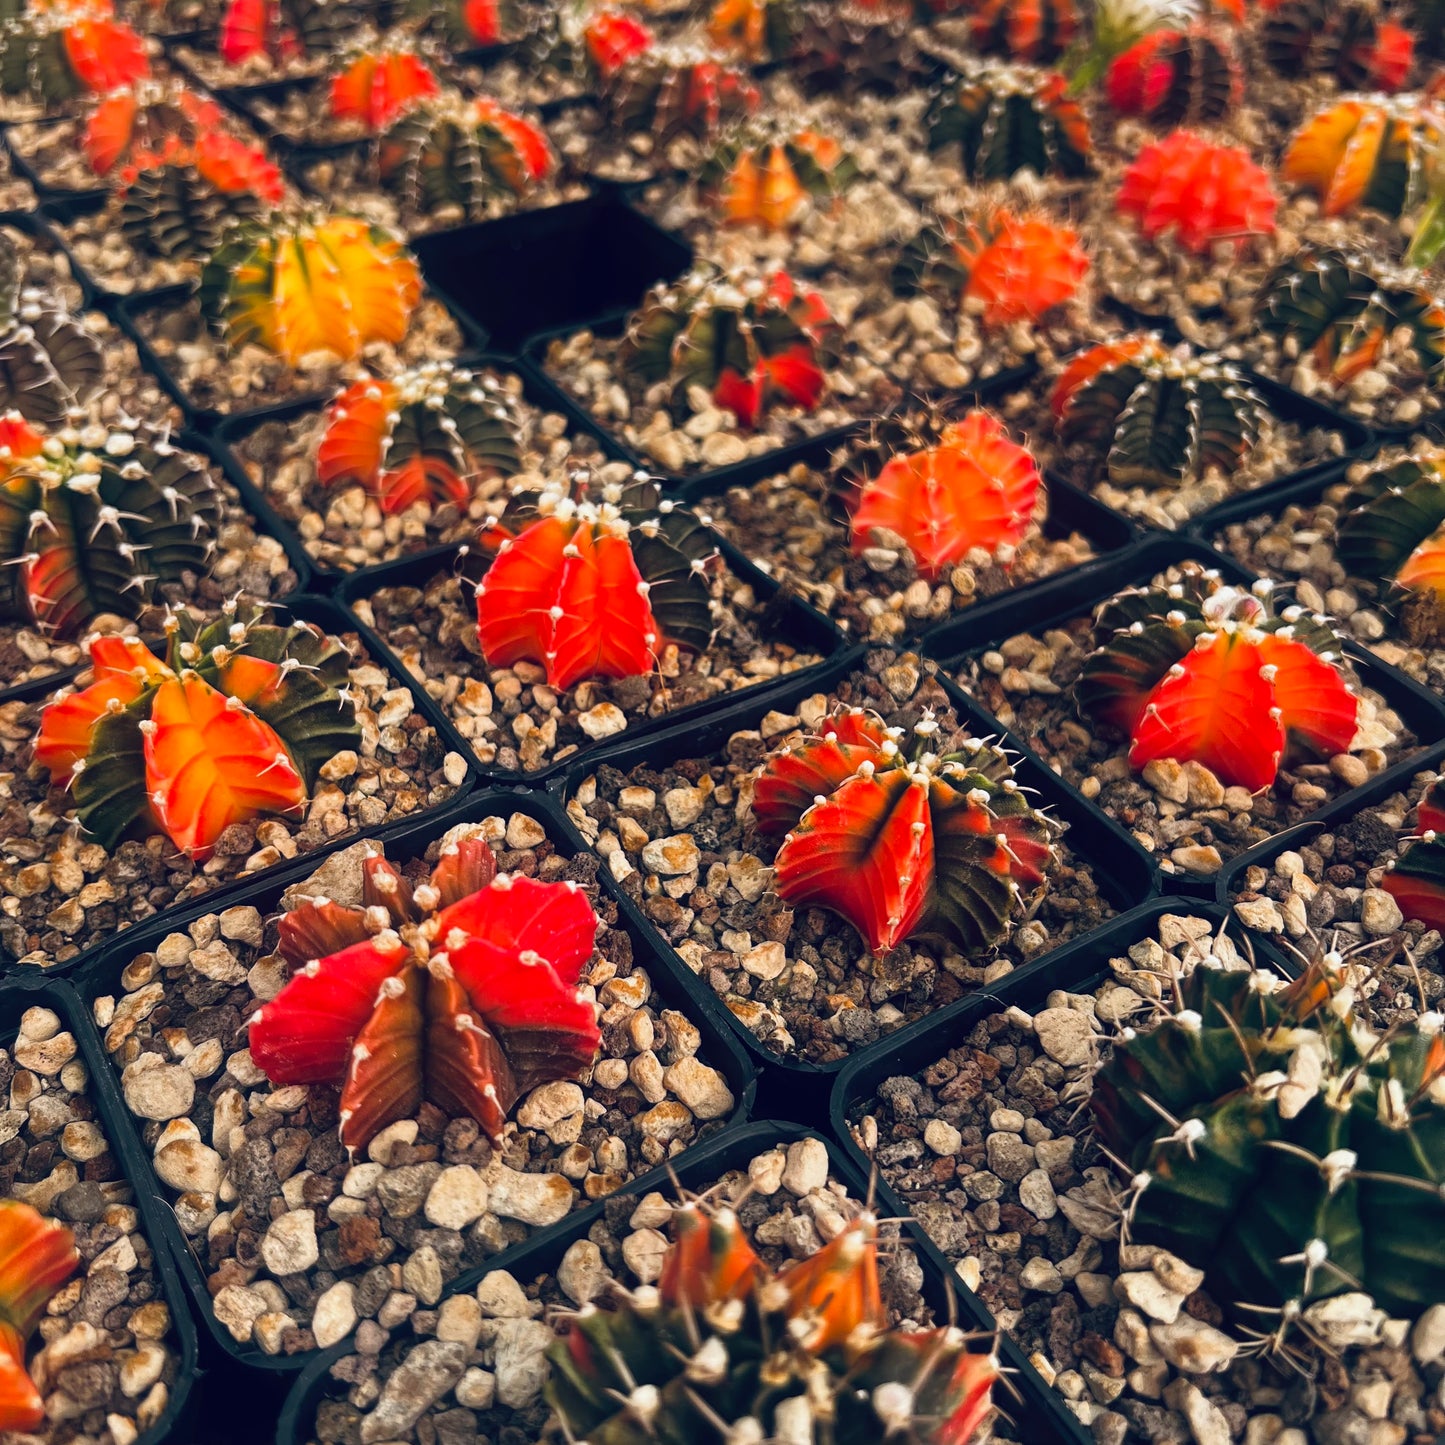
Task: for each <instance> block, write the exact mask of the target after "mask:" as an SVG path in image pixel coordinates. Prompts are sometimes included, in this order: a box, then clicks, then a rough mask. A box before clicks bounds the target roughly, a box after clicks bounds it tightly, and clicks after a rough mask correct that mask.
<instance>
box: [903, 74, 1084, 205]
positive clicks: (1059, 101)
mask: <svg viewBox="0 0 1445 1445" xmlns="http://www.w3.org/2000/svg"><path fill="white" fill-rule="evenodd" d="M1067 90H1068V85H1067V82H1066V81H1065V80H1064V78H1063V76H1061V75H1058V74H1056V73H1055V72H1052V71H1047V70H1039V69H1035V68H1034V67H1032V66H1028V65H1017V64H1011V63H1007V62H1002V61H980V62H978V63H977V64H975V65H972V66H970V67H969V68H968V69H967V70H966V71H964V72H963V73H962V74H959V75H955V76H952V77H951V78H950V79H948V80H946V81H945V82H944V83H943V86H942V88H941V89H940V90H939V91H938V93H937V94H936V95H935V96H934V98H933V101H932V104H931V105H930V106H929V110H928V116H927V126H928V144H929V148H930V149H931V150H943V149H944V148H945V147H952V146H955V145H956V146H958V147H959V150H960V153H961V155H962V159H963V168H964V171H965V173H966V174H967V175H968V178H969V179H970V180H972V181H1003V180H1007V179H1008V178H1009V177H1010V176H1012V175H1015V174H1017V173H1018V172H1019V171H1022V170H1031V171H1033V172H1034V174H1035V175H1039V176H1048V175H1060V176H1082V175H1085V174H1087V172H1088V170H1089V153H1090V149H1091V141H1090V137H1089V122H1088V119H1087V118H1086V117H1085V115H1084V112H1083V110H1082V108H1081V107H1080V106H1079V105H1078V103H1077V102H1076V101H1074V100H1072V99H1070V98H1069V96H1068V94H1067Z"/></svg>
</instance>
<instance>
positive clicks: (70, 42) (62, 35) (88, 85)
mask: <svg viewBox="0 0 1445 1445" xmlns="http://www.w3.org/2000/svg"><path fill="white" fill-rule="evenodd" d="M149 74H150V61H149V59H148V58H147V56H146V47H145V42H144V41H143V40H142V39H141V38H140V36H139V35H137V34H136V33H135V31H134V30H132V29H131V28H130V26H129V25H126V24H123V23H122V22H121V21H119V20H115V19H113V18H112V17H111V16H110V14H109V12H108V10H107V9H106V8H105V7H103V6H101V5H99V4H94V5H92V4H81V5H74V6H63V7H57V8H55V9H54V10H49V11H45V10H39V9H31V10H26V11H25V12H24V13H22V14H18V15H11V16H9V17H7V18H6V19H4V20H3V21H0V93H3V94H5V95H11V96H17V97H23V98H25V99H27V100H30V101H33V102H34V103H36V104H38V105H43V106H45V107H46V108H47V109H53V108H55V107H58V106H63V105H66V104H68V103H69V102H71V101H74V100H78V99H80V98H81V97H83V96H87V95H105V94H108V93H109V92H110V91H112V90H118V89H120V88H122V87H124V86H128V85H133V84H135V82H136V81H138V80H143V79H144V78H145V77H146V76H147V75H149Z"/></svg>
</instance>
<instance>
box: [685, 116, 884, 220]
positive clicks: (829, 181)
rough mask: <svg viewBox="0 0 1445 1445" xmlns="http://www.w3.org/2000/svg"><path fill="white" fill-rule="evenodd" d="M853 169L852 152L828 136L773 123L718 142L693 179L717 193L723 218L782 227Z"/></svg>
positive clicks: (834, 191) (844, 182) (831, 192)
mask: <svg viewBox="0 0 1445 1445" xmlns="http://www.w3.org/2000/svg"><path fill="white" fill-rule="evenodd" d="M857 174H858V167H857V166H856V165H855V164H854V163H853V160H852V157H851V156H849V155H848V153H847V151H845V150H844V149H843V147H842V146H841V145H840V144H839V143H838V142H837V141H836V140H834V139H833V138H832V137H831V136H827V135H821V134H819V133H818V132H817V131H814V130H795V129H793V128H791V127H780V126H777V125H773V126H770V127H759V128H751V129H747V130H744V131H741V132H739V133H737V134H734V135H732V136H730V137H729V138H728V139H727V140H725V141H723V142H722V143H721V144H720V145H719V146H718V147H717V149H716V150H715V151H714V152H713V153H712V155H711V156H710V157H709V158H708V160H707V162H706V164H705V165H704V166H703V169H702V172H701V175H700V176H699V178H698V179H699V183H700V185H701V186H702V187H703V189H704V190H705V191H708V192H710V193H712V194H714V195H716V196H717V198H718V203H719V205H720V207H721V210H722V213H723V215H724V216H725V217H726V218H727V220H729V221H731V222H733V223H735V224H738V225H745V224H747V223H748V222H757V223H759V224H760V225H762V226H764V227H765V228H766V229H768V230H770V231H783V230H786V229H787V228H788V227H789V226H792V225H794V224H795V223H796V222H797V221H798V220H799V219H800V218H801V217H802V216H803V215H804V214H806V212H807V210H808V206H809V204H810V202H819V201H825V200H828V199H831V198H832V197H834V196H837V195H838V194H839V193H840V192H841V191H843V190H844V189H845V188H846V187H847V186H848V184H849V183H850V182H851V181H852V180H853V179H854V178H855V177H856V176H857Z"/></svg>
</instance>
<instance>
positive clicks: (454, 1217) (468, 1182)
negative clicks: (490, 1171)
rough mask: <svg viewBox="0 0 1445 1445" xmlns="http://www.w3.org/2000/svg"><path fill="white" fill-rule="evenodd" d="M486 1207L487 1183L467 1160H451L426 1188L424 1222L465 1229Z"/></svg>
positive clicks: (441, 1227) (447, 1227) (443, 1227)
mask: <svg viewBox="0 0 1445 1445" xmlns="http://www.w3.org/2000/svg"><path fill="white" fill-rule="evenodd" d="M486 1208H487V1186H486V1184H485V1183H483V1181H482V1176H481V1174H480V1173H479V1172H478V1171H477V1170H476V1169H474V1168H473V1167H472V1166H471V1165H470V1164H454V1165H452V1166H451V1167H450V1168H447V1169H443V1170H442V1172H441V1173H440V1174H438V1175H437V1177H436V1180H435V1182H434V1183H433V1184H432V1187H431V1188H430V1189H429V1190H428V1191H427V1196H426V1206H425V1213H426V1218H427V1223H429V1224H434V1225H436V1226H437V1228H438V1229H465V1228H466V1227H467V1225H469V1224H470V1223H471V1222H472V1221H473V1220H474V1219H480V1218H481V1217H482V1215H483V1214H484V1213H485V1212H486Z"/></svg>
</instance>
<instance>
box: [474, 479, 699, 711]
mask: <svg viewBox="0 0 1445 1445" xmlns="http://www.w3.org/2000/svg"><path fill="white" fill-rule="evenodd" d="M481 540H482V546H483V549H484V551H485V552H487V553H490V554H491V558H492V560H491V562H490V565H489V566H488V567H487V570H486V572H485V573H484V575H483V576H482V578H481V581H480V582H478V584H477V636H478V639H479V641H480V643H481V648H482V655H483V657H485V658H486V660H487V663H488V665H489V666H492V667H509V666H510V665H511V664H512V663H514V662H518V661H527V662H535V663H538V664H540V665H541V666H542V667H545V668H546V670H547V683H548V686H550V687H556V688H568V687H572V686H574V685H575V684H577V683H579V682H581V681H583V680H584V679H586V678H592V677H637V676H640V675H642V674H644V673H647V672H650V671H651V670H652V669H653V667H654V666H655V663H656V659H657V657H658V655H659V653H660V652H661V651H662V649H663V648H664V647H665V646H666V645H667V644H668V643H675V644H676V645H677V646H678V647H681V648H685V649H687V650H688V651H691V652H697V653H705V652H706V651H707V649H708V647H709V646H711V644H712V638H713V633H714V631H715V622H714V618H713V601H712V593H711V589H710V587H709V583H708V577H707V572H708V567H709V564H710V563H711V562H712V561H713V560H714V559H715V557H716V556H717V548H716V545H715V543H714V541H713V537H712V534H711V533H710V532H709V531H708V529H707V524H706V523H705V522H704V521H703V520H702V519H701V518H700V517H698V515H697V514H696V513H695V512H692V511H690V510H689V509H688V508H686V507H684V506H682V505H681V504H679V503H677V502H672V501H666V500H664V499H663V498H662V497H661V494H660V493H659V491H658V489H657V487H656V485H655V484H654V483H652V482H650V481H648V480H647V479H646V478H645V477H638V478H636V479H634V480H633V481H632V482H630V483H628V484H626V485H618V484H615V483H607V482H602V481H600V480H598V479H594V478H593V477H591V476H590V474H587V473H579V474H578V475H577V476H575V477H574V478H572V479H571V481H570V482H569V484H568V485H567V486H566V487H557V486H554V487H549V488H547V489H546V490H544V491H541V492H527V491H519V492H517V493H516V494H514V496H513V497H512V499H511V501H510V502H509V503H508V505H507V509H506V511H505V512H504V513H503V515H502V516H501V518H500V519H499V520H497V521H494V522H491V523H489V524H488V525H487V527H486V528H485V529H484V530H483V533H482V538H481Z"/></svg>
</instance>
